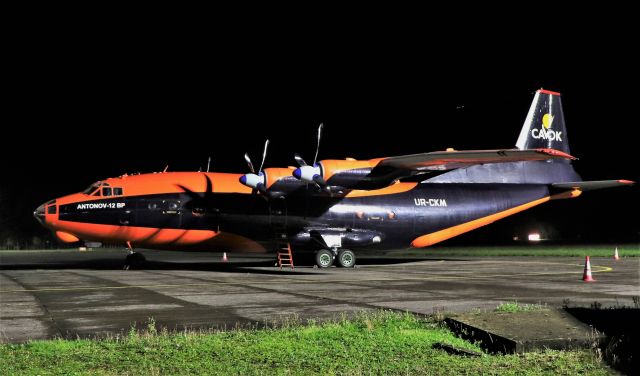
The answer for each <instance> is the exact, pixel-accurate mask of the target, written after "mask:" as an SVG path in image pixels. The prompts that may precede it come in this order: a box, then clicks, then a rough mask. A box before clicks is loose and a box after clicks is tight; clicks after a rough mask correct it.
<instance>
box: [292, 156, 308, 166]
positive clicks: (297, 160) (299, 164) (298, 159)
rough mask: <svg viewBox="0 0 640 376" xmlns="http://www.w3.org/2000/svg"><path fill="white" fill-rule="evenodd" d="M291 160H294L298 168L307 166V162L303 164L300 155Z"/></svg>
mask: <svg viewBox="0 0 640 376" xmlns="http://www.w3.org/2000/svg"><path fill="white" fill-rule="evenodd" d="M293 158H294V159H295V160H296V163H298V166H300V167H303V166H306V165H307V162H305V161H304V159H302V157H301V156H300V154H295V155H294V156H293Z"/></svg>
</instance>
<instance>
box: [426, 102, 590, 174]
mask: <svg viewBox="0 0 640 376" xmlns="http://www.w3.org/2000/svg"><path fill="white" fill-rule="evenodd" d="M516 147H517V148H518V149H521V150H522V149H556V150H560V151H563V152H565V153H567V154H571V153H570V151H569V140H568V139H567V129H566V127H565V124H564V114H563V112H562V101H561V100H560V93H556V92H553V91H549V90H544V89H540V90H538V91H537V92H536V95H535V97H534V98H533V103H531V108H530V109H529V113H528V114H527V118H526V119H525V121H524V125H523V127H522V130H521V131H520V136H519V137H518V141H517V142H516ZM426 181H428V182H434V183H460V182H465V183H514V184H552V183H564V182H580V181H582V179H581V178H580V176H579V175H578V174H577V173H576V171H575V170H574V169H573V166H572V165H571V161H569V160H566V159H552V160H548V161H525V162H511V163H488V164H483V165H476V166H471V167H467V168H460V169H457V170H452V171H449V172H446V173H444V174H442V175H438V176H435V177H433V178H430V179H427V180H426Z"/></svg>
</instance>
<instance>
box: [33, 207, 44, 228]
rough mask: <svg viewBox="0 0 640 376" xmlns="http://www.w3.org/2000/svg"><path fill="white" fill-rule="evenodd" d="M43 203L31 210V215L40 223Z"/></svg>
mask: <svg viewBox="0 0 640 376" xmlns="http://www.w3.org/2000/svg"><path fill="white" fill-rule="evenodd" d="M44 205H45V204H42V205H40V206H38V207H37V208H36V210H35V211H34V212H33V216H34V217H35V219H37V220H38V222H40V224H43V223H44Z"/></svg>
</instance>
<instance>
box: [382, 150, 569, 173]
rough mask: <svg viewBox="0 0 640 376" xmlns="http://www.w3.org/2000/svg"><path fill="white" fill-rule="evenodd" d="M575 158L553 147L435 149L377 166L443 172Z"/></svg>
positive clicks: (387, 161) (393, 159)
mask: <svg viewBox="0 0 640 376" xmlns="http://www.w3.org/2000/svg"><path fill="white" fill-rule="evenodd" d="M548 159H570V160H574V159H577V158H575V157H573V156H571V155H569V154H567V153H565V152H562V151H559V150H555V149H525V150H520V149H502V150H461V151H457V150H452V151H435V152H431V153H420V154H411V155H402V156H398V157H390V158H384V159H383V160H382V161H380V163H378V165H377V166H376V168H388V167H392V168H398V169H403V170H411V171H444V170H452V169H456V168H463V167H469V166H472V165H477V164H485V163H505V162H522V161H544V160H548Z"/></svg>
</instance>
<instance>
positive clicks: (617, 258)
mask: <svg viewBox="0 0 640 376" xmlns="http://www.w3.org/2000/svg"><path fill="white" fill-rule="evenodd" d="M613 259H614V260H620V256H618V247H616V251H615V252H614V253H613Z"/></svg>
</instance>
